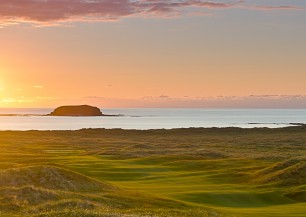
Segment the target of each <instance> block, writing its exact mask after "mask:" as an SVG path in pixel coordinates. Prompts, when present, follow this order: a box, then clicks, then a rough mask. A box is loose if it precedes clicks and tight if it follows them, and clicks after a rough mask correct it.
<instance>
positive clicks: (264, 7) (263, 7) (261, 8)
mask: <svg viewBox="0 0 306 217" xmlns="http://www.w3.org/2000/svg"><path fill="white" fill-rule="evenodd" d="M250 9H254V10H264V11H271V10H304V8H301V7H297V6H292V5H281V6H251V7H250Z"/></svg>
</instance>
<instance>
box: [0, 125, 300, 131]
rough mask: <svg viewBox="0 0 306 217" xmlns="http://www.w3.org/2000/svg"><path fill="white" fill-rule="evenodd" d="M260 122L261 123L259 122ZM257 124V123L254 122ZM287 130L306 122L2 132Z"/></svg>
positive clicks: (296, 127)
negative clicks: (277, 124) (235, 125)
mask: <svg viewBox="0 0 306 217" xmlns="http://www.w3.org/2000/svg"><path fill="white" fill-rule="evenodd" d="M259 124H260V123H259ZM254 125H256V124H254ZM284 129H285V130H286V129H306V124H302V123H299V124H293V123H290V124H288V126H284V127H274V128H272V127H250V128H243V127H179V128H171V129H166V128H159V129H123V128H81V129H75V130H61V129H59V130H0V132H79V131H99V130H101V131H125V132H150V131H151V132H156V131H164V132H169V131H178V130H182V131H199V130H203V131H205V130H208V131H211V130H214V131H223V130H227V131H228V130H233V131H235V130H239V131H241V130H243V131H252V130H253V131H256V130H272V131H273V130H274V131H277V130H284Z"/></svg>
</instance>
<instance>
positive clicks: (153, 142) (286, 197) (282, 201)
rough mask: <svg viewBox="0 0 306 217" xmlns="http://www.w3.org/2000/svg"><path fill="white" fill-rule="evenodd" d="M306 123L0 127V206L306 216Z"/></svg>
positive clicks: (33, 211) (48, 212) (45, 212)
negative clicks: (136, 127)
mask: <svg viewBox="0 0 306 217" xmlns="http://www.w3.org/2000/svg"><path fill="white" fill-rule="evenodd" d="M305 213H306V129H305V127H303V126H300V127H290V128H283V129H239V128H224V129H217V128H211V129H201V128H198V129H174V130H147V131H138V130H119V129H115V130H105V129H87V130H79V131H27V132H12V131H5V132H0V216H126V217H127V216H129V217H133V216H146V217H148V216H156V217H159V216H160V217H161V216H167V217H168V216H174V217H175V216H182V217H184V216H186V217H187V216H195V217H196V216H254V217H255V216H269V217H270V216H286V217H287V216H305Z"/></svg>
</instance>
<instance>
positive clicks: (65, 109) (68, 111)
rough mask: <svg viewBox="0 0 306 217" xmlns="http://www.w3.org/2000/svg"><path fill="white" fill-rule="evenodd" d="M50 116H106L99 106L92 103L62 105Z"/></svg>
mask: <svg viewBox="0 0 306 217" xmlns="http://www.w3.org/2000/svg"><path fill="white" fill-rule="evenodd" d="M49 116H104V114H103V113H102V112H101V110H100V109H99V108H98V107H94V106H90V105H75V106H60V107H58V108H56V109H55V110H54V111H53V112H51V113H50V114H49Z"/></svg>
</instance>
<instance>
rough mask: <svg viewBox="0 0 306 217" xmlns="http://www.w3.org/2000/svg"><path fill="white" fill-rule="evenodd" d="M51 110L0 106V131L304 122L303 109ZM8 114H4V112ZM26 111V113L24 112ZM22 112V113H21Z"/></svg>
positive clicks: (305, 121)
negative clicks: (86, 113) (69, 113)
mask: <svg viewBox="0 0 306 217" xmlns="http://www.w3.org/2000/svg"><path fill="white" fill-rule="evenodd" d="M51 111H52V109H0V114H1V116H0V130H77V129H82V128H107V129H110V128H122V129H163V128H164V129H171V128H188V127H242V128H253V127H269V128H276V127H285V126H289V125H290V123H306V110H305V109H142V108H141V109H140V108H139V109H134V108H133V109H102V112H103V113H104V114H112V115H119V114H121V115H123V116H117V117H50V116H39V115H44V114H48V113H50V112H51ZM4 114H6V115H10V116H6V115H4ZM25 114H26V115H25ZM23 115H24V116H23Z"/></svg>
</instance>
